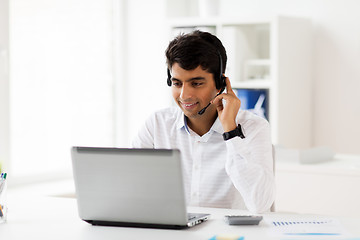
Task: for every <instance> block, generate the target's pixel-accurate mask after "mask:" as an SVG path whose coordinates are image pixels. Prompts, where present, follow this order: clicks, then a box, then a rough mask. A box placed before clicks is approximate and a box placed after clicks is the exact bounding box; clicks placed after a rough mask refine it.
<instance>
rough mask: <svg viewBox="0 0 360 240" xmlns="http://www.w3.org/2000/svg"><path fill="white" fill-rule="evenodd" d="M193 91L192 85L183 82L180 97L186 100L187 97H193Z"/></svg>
mask: <svg viewBox="0 0 360 240" xmlns="http://www.w3.org/2000/svg"><path fill="white" fill-rule="evenodd" d="M192 94H193V91H192V89H191V87H190V86H188V85H187V84H183V86H182V88H181V93H180V98H181V99H183V100H185V99H189V98H191V97H192Z"/></svg>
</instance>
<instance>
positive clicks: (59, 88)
mask: <svg viewBox="0 0 360 240" xmlns="http://www.w3.org/2000/svg"><path fill="white" fill-rule="evenodd" d="M179 2H180V3H179ZM358 9H360V2H359V1H356V0H345V1H340V0H328V1H324V0H305V1H304V0H302V1H300V0H293V1H285V0H278V1H275V0H273V1H267V0H258V1H250V0H243V1H236V0H220V1H219V16H220V17H225V16H226V17H236V16H251V15H254V16H261V15H278V14H280V15H286V16H300V17H305V18H309V19H311V20H312V24H313V41H314V42H313V69H312V94H311V95H312V103H313V104H312V109H311V111H312V143H311V145H312V146H329V147H331V148H332V149H333V150H334V151H335V152H337V153H346V154H360V150H359V147H358V146H359V140H358V136H359V135H360V127H359V126H358V123H359V122H360V101H358V92H359V90H360V69H359V67H358V66H359V63H360V60H359V59H360V26H359V25H360V16H359V15H358V14H357V12H358ZM198 12H199V9H198V5H197V1H191V0H186V1H176V0H154V1H148V0H131V1H130V0H123V1H116V0H104V1H96V0H90V1H89V0H87V1H85V0H75V1H60V0H51V1H41V0H33V1H26V0H0V93H1V94H0V98H1V99H0V115H1V119H0V131H1V134H0V161H2V162H5V166H6V167H7V168H8V169H9V170H10V171H11V172H13V174H14V175H15V176H31V177H30V178H33V179H34V180H36V179H38V178H39V179H40V178H41V179H47V178H62V177H63V176H64V175H71V173H70V159H69V148H70V146H71V145H90V146H129V145H130V141H131V137H132V136H133V135H134V134H136V132H137V130H138V129H139V127H140V126H141V125H142V123H143V122H144V120H145V119H146V117H147V116H148V115H149V114H150V113H151V112H153V111H154V110H156V109H159V108H163V107H167V106H169V105H170V104H171V97H170V89H169V88H168V87H167V85H166V81H165V80H166V65H165V57H164V50H165V48H166V46H167V44H168V42H169V40H170V38H171V36H170V34H169V29H168V27H167V20H168V19H169V18H174V17H186V16H189V17H193V16H197V15H198ZM294 48H296V46H294ZM230 77H231V76H230ZM299 127H300V128H301V126H299ZM28 179H29V178H28ZM19 181H21V180H19Z"/></svg>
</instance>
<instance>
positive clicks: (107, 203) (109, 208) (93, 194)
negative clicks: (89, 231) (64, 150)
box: [72, 147, 193, 228]
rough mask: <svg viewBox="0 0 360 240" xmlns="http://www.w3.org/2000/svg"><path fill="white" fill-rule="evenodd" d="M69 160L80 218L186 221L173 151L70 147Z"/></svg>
mask: <svg viewBox="0 0 360 240" xmlns="http://www.w3.org/2000/svg"><path fill="white" fill-rule="evenodd" d="M72 164H73V173H74V181H75V189H76V194H77V201H78V211H79V216H80V218H81V219H83V220H85V221H87V222H89V223H92V224H100V225H102V224H103V225H118V226H145V225H146V224H149V226H150V227H156V225H159V227H165V225H168V226H172V227H174V228H177V227H176V226H178V227H180V226H184V227H186V226H189V224H188V216H187V211H186V202H185V194H184V186H183V180H182V179H183V178H182V168H181V156H180V151H179V150H168V149H124V148H90V147H73V148H72ZM190 225H193V224H190Z"/></svg>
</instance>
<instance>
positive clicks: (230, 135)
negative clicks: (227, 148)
mask: <svg viewBox="0 0 360 240" xmlns="http://www.w3.org/2000/svg"><path fill="white" fill-rule="evenodd" d="M233 137H241V138H245V135H244V134H243V132H242V130H241V125H240V124H238V125H237V127H236V128H235V129H234V130H232V131H230V132H224V133H223V138H224V140H225V141H226V140H229V139H232V138H233Z"/></svg>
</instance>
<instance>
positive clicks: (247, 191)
mask: <svg viewBox="0 0 360 240" xmlns="http://www.w3.org/2000/svg"><path fill="white" fill-rule="evenodd" d="M239 123H240V124H241V126H242V130H243V133H244V135H245V138H244V139H242V138H240V137H234V138H232V139H230V140H227V141H224V139H223V137H222V134H223V132H224V130H223V127H222V125H221V122H220V120H219V118H217V119H216V121H215V122H214V124H213V126H212V127H211V129H210V130H209V132H207V133H206V134H205V135H203V136H199V135H198V134H196V133H195V132H194V131H192V130H191V129H190V128H188V126H187V124H186V117H185V115H184V114H183V112H182V111H181V110H180V109H179V108H178V107H172V108H167V109H163V110H160V111H158V112H155V113H154V114H152V115H151V116H150V118H148V119H147V121H146V122H145V125H144V126H143V127H142V128H141V130H140V131H139V133H138V135H137V136H136V137H135V138H134V140H133V143H132V145H133V147H134V148H162V149H179V150H180V152H181V156H182V164H183V175H184V183H185V192H186V198H187V203H188V205H189V206H201V207H221V208H239V209H248V210H250V211H252V212H264V211H267V210H269V208H270V207H271V205H272V203H273V201H274V197H275V182H274V175H273V159H272V144H271V138H270V126H269V123H268V122H267V121H266V120H265V119H263V118H261V117H259V116H256V115H255V114H253V113H251V112H248V111H243V110H240V111H239V112H238V115H237V118H236V124H239Z"/></svg>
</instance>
